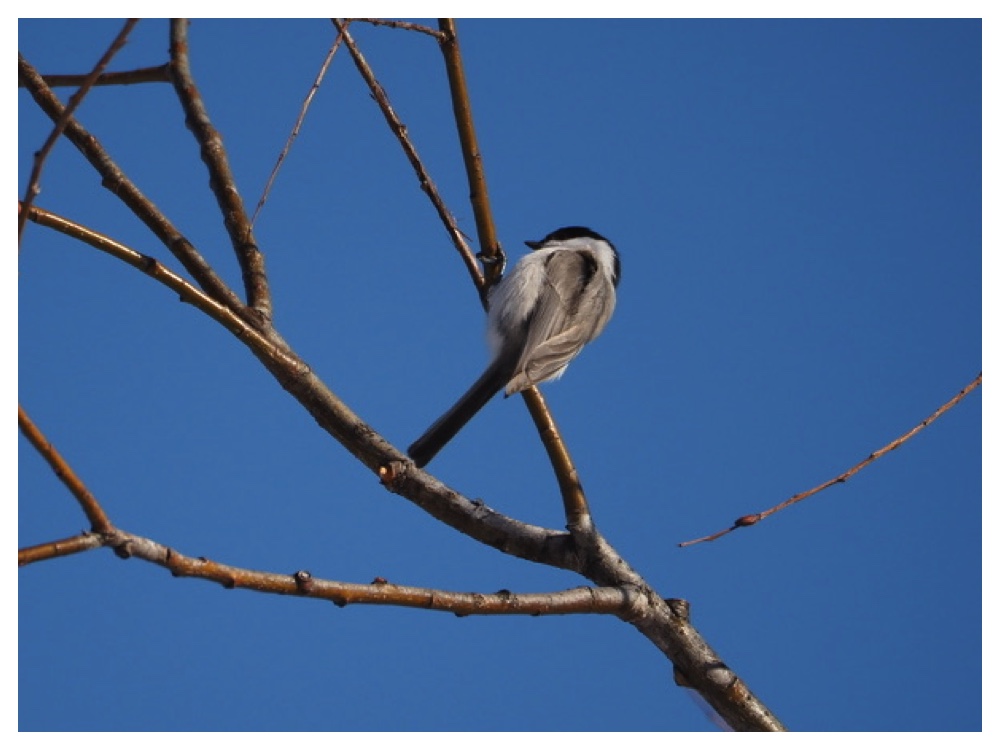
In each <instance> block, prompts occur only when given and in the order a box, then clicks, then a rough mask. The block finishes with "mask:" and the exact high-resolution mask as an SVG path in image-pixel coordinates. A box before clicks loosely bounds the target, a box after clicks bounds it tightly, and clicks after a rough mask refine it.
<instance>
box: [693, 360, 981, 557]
mask: <svg viewBox="0 0 1000 750" xmlns="http://www.w3.org/2000/svg"><path fill="white" fill-rule="evenodd" d="M982 384H983V374H982V373H979V374H978V375H977V376H976V377H975V379H974V380H973V381H972V382H971V383H969V384H968V385H967V386H965V388H963V389H962V390H961V391H959V392H958V394H957V395H956V396H955V397H954V398H952V399H951V400H950V401H948V402H947V403H945V404H943V405H942V406H940V407H939V408H938V409H937V410H936V411H935V412H934V413H933V414H931V415H930V416H929V417H927V419H925V420H924V421H923V422H921V423H920V424H918V425H917V426H916V427H914V428H913V429H911V430H910V431H909V432H907V433H906V434H904V435H900V436H899V437H898V438H896V439H895V440H893V441H892V442H890V443H889V444H887V445H884V446H882V447H881V448H879V449H878V450H877V451H875V452H874V453H872V454H871V455H870V456H868V458H866V459H865V460H863V461H860V462H859V463H857V464H855V465H854V466H852V467H851V468H850V469H848V470H847V471H845V472H844V473H843V474H840V475H838V476H836V477H834V478H833V479H830V480H828V481H826V482H823V484H820V485H818V486H816V487H813V488H812V489H811V490H806V491H805V492H800V493H799V494H797V495H792V496H791V497H790V498H788V499H787V500H785V501H784V502H782V503H778V504H777V505H775V506H774V507H773V508H769V509H768V510H765V511H761V512H760V513H751V514H749V515H746V516H741V517H740V518H737V519H736V521H735V522H734V523H733V525H732V526H730V527H729V528H728V529H723V530H722V531H717V532H715V533H714V534H709V535H708V536H703V537H701V538H700V539H692V540H691V541H688V542H681V543H680V544H678V545H677V546H678V547H690V546H691V545H692V544H700V543H701V542H714V541H715V540H716V539H718V538H719V537H722V536H725V535H726V534H728V533H730V532H732V531H735V530H736V529H741V528H743V527H745V526H753V525H754V524H757V523H759V522H760V521H763V520H764V519H765V518H767V517H768V516H771V515H774V514H775V513H777V512H778V511H782V510H784V509H785V508H787V507H788V506H790V505H794V504H795V503H797V502H799V501H801V500H805V499H806V498H807V497H811V496H812V495H815V494H816V493H817V492H822V491H823V490H825V489H827V488H828V487H832V486H833V485H835V484H843V483H844V482H846V481H847V480H848V479H850V478H851V477H853V476H854V475H855V474H857V473H858V472H859V471H861V470H862V469H864V468H865V467H866V466H868V465H869V464H871V463H873V462H875V461H877V460H878V459H880V458H882V456H884V455H885V454H886V453H889V452H890V451H894V450H896V448H898V447H899V446H901V445H902V444H903V443H905V442H906V441H907V440H909V439H910V438H912V437H913V436H914V435H916V434H917V433H918V432H920V431H921V430H923V429H924V428H925V427H927V426H928V425H930V424H931V422H933V421H935V420H936V419H937V418H938V417H940V416H941V415H942V414H944V413H945V412H946V411H948V410H949V409H951V408H952V407H953V406H954V405H955V404H957V403H958V402H959V401H961V400H962V399H963V398H965V397H966V396H968V395H969V394H970V393H971V392H972V391H974V390H975V389H976V388H978V387H979V386H981V385H982Z"/></svg>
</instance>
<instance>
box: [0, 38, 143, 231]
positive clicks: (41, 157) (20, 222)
mask: <svg viewBox="0 0 1000 750" xmlns="http://www.w3.org/2000/svg"><path fill="white" fill-rule="evenodd" d="M137 23H139V19H138V18H130V19H129V20H128V21H126V22H125V26H124V27H123V28H122V30H121V31H120V32H118V36H116V37H115V39H114V41H112V42H111V46H110V47H108V49H107V50H106V51H105V53H104V54H103V55H101V59H100V60H98V61H97V65H95V66H94V69H93V70H91V71H90V73H88V74H87V75H86V76H84V78H83V80H82V81H81V83H80V88H79V89H77V90H76V91H75V92H74V93H73V95H72V96H71V97H70V98H69V103H68V104H67V105H66V108H65V109H64V110H63V113H62V115H61V116H60V117H59V119H58V120H56V124H55V127H54V128H53V129H52V132H51V133H50V134H49V137H48V138H46V139H45V143H44V144H43V145H42V147H41V149H39V150H38V151H37V152H35V163H34V165H33V167H32V170H31V176H30V177H29V178H28V188H27V192H26V193H25V196H24V201H23V203H24V205H26V206H30V205H31V204H32V202H33V201H34V200H35V198H36V197H37V196H38V193H39V192H41V188H40V187H39V184H38V183H39V182H40V180H41V177H42V166H43V165H44V164H45V160H46V159H47V158H48V156H49V154H50V153H51V152H52V149H53V147H54V146H55V145H56V141H58V140H59V137H60V136H61V135H62V134H63V131H64V130H65V129H66V125H67V124H68V123H69V121H70V118H72V117H73V113H74V112H75V111H76V110H77V108H78V107H79V106H80V104H82V103H83V99H84V97H85V96H86V95H87V93H88V92H89V91H90V89H91V88H92V87H93V86H94V85H95V83H96V81H97V79H98V78H99V77H100V75H101V73H102V72H103V71H104V69H105V68H106V67H108V64H109V63H110V62H111V58H113V57H114V56H115V55H116V54H118V52H119V50H121V48H122V47H124V46H125V42H126V41H127V40H128V36H129V34H131V33H132V29H133V28H135V25H136V24H137ZM26 221H27V218H26V215H25V213H24V212H23V211H19V212H18V214H17V241H18V244H19V245H20V242H21V236H22V235H23V234H24V225H25V222H26Z"/></svg>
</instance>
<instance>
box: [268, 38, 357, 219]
mask: <svg viewBox="0 0 1000 750" xmlns="http://www.w3.org/2000/svg"><path fill="white" fill-rule="evenodd" d="M341 41H343V35H342V34H339V33H338V34H337V38H336V39H335V40H334V42H333V46H331V47H330V50H329V51H328V52H327V53H326V57H325V58H324V59H323V64H322V65H321V66H320V68H319V73H317V74H316V79H315V80H314V81H313V84H312V86H310V87H309V93H308V94H306V98H305V101H303V102H302V107H301V108H300V109H299V116H298V118H297V119H296V120H295V125H294V127H293V128H292V132H291V134H290V135H289V136H288V140H287V141H286V142H285V147H284V148H283V149H281V153H280V154H278V160H277V161H276V162H275V164H274V168H273V169H272V170H271V174H269V175H268V177H267V184H266V185H264V190H263V192H262V193H261V196H260V200H258V201H257V207H256V208H255V209H254V211H253V217H252V218H251V219H250V226H251V227H252V226H254V225H255V224H256V223H257V216H258V214H260V210H261V209H262V208H263V207H264V203H265V202H267V198H268V196H269V195H270V194H271V186H272V185H274V181H275V179H276V178H277V176H278V170H280V169H281V165H282V164H283V163H284V161H285V159H286V158H287V157H288V153H289V152H290V151H291V150H292V144H293V143H294V142H295V139H296V138H298V137H299V131H300V130H301V129H302V123H303V122H304V121H305V119H306V112H308V111H309V105H310V104H312V100H313V97H314V96H316V92H317V91H319V87H320V84H321V83H322V82H323V78H324V77H325V76H326V71H327V69H328V68H329V67H330V63H331V62H333V56H334V55H335V54H337V50H338V49H340V43H341Z"/></svg>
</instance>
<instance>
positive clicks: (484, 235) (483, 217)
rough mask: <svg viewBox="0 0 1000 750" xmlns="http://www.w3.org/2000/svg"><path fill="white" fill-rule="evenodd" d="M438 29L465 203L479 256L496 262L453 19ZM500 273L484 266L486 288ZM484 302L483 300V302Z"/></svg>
mask: <svg viewBox="0 0 1000 750" xmlns="http://www.w3.org/2000/svg"><path fill="white" fill-rule="evenodd" d="M439 25H440V26H441V36H440V38H439V40H440V42H441V53H442V55H443V56H444V66H445V70H446V71H447V73H448V85H449V87H450V89H451V106H452V110H453V111H454V114H455V125H456V126H457V127H458V138H459V142H460V143H461V146H462V158H463V159H464V161H465V174H466V176H467V178H468V181H469V200H470V201H471V203H472V208H473V211H474V214H475V217H476V231H477V233H478V235H479V253H480V257H483V258H486V259H493V260H499V259H501V258H502V257H503V256H502V253H503V251H502V250H501V249H500V242H499V241H498V240H497V230H496V226H495V225H494V223H493V208H492V206H491V205H490V194H489V190H488V189H487V187H486V172H485V170H484V168H483V155H482V153H481V152H480V150H479V140H478V139H477V138H476V126H475V124H474V123H473V120H472V103H471V102H470V101H469V90H468V87H467V86H466V83H465V68H464V66H463V65H462V52H461V50H460V49H459V46H458V36H457V33H456V29H455V20H454V19H453V18H442V19H440V20H439ZM502 273H503V263H490V262H487V263H486V287H487V288H488V287H489V286H491V285H492V284H494V283H496V282H497V281H499V279H500V275H501V274H502ZM483 301H484V303H485V297H484V299H483Z"/></svg>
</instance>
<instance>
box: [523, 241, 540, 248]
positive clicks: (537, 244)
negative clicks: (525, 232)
mask: <svg viewBox="0 0 1000 750" xmlns="http://www.w3.org/2000/svg"><path fill="white" fill-rule="evenodd" d="M524 244H525V245H527V246H528V247H530V248H531V249H532V250H537V249H538V248H540V247H541V246H542V243H541V242H535V241H533V240H525V242H524Z"/></svg>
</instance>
